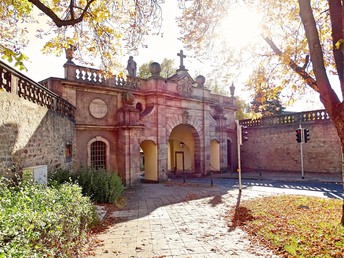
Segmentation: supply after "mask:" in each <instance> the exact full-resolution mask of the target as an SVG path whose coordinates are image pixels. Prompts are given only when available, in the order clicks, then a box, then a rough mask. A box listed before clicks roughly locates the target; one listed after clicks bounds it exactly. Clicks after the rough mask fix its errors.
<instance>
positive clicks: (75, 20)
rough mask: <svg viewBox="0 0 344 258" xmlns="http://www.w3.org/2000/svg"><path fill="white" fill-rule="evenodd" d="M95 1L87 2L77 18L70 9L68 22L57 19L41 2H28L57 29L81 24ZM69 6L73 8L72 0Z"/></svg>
mask: <svg viewBox="0 0 344 258" xmlns="http://www.w3.org/2000/svg"><path fill="white" fill-rule="evenodd" d="M94 1H95V0H89V1H87V4H86V6H85V8H84V9H83V12H82V13H81V14H80V16H79V17H77V18H74V8H71V10H70V12H71V19H68V20H62V19H61V18H59V17H58V16H57V15H56V14H55V13H54V11H52V10H51V9H50V8H49V7H47V6H46V5H44V4H43V3H42V2H41V1H38V0H29V2H31V3H32V4H33V5H35V6H36V7H37V8H38V9H40V10H41V11H42V12H43V13H44V14H45V15H47V16H48V17H50V18H51V19H52V20H53V22H54V23H55V24H56V26H57V27H63V26H68V25H75V24H77V23H79V22H82V20H83V19H84V16H85V14H86V13H87V11H88V10H89V8H90V6H91V4H92V3H93V2H94ZM70 6H71V7H72V6H73V7H74V5H73V0H71V4H70Z"/></svg>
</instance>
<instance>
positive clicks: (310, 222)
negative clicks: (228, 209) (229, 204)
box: [230, 195, 344, 257]
mask: <svg viewBox="0 0 344 258" xmlns="http://www.w3.org/2000/svg"><path fill="white" fill-rule="evenodd" d="M341 208H342V200H337V199H325V198H318V197H309V196H293V195H278V196H272V197H265V198H259V199H254V200H249V201H244V202H242V203H241V204H240V206H239V207H237V208H236V209H233V211H232V214H231V216H230V217H231V223H230V226H231V227H236V226H239V227H241V228H243V230H245V231H246V232H248V233H249V235H250V236H251V238H252V240H253V241H257V242H259V243H262V244H263V245H265V246H266V247H267V248H269V249H271V250H273V252H274V253H275V254H277V255H281V256H285V257H344V255H343V254H344V227H343V226H342V225H340V219H341V216H342V214H341V211H342V209H341Z"/></svg>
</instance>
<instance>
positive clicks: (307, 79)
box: [263, 36, 319, 92]
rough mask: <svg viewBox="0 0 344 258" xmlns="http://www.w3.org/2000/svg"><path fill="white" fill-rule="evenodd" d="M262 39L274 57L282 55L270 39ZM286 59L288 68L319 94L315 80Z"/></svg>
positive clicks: (303, 68)
mask: <svg viewBox="0 0 344 258" xmlns="http://www.w3.org/2000/svg"><path fill="white" fill-rule="evenodd" d="M263 39H264V40H265V42H266V43H268V44H269V46H270V47H271V49H272V50H273V51H274V52H275V54H276V55H278V56H282V54H283V53H282V51H281V50H280V49H279V48H278V47H277V46H276V45H275V43H274V42H273V41H272V39H270V38H268V37H264V36H263ZM288 59H289V60H288V61H289V66H290V67H291V68H292V69H293V70H294V71H295V72H296V73H298V74H299V75H300V76H301V77H302V78H303V79H304V80H305V82H306V83H307V85H308V86H310V87H311V88H312V89H313V90H315V91H316V92H319V88H318V84H317V82H316V80H314V78H313V77H312V76H311V75H310V74H309V73H307V72H306V70H305V67H300V66H298V65H297V64H296V63H295V62H294V61H293V60H292V59H291V58H288ZM306 62H307V60H306Z"/></svg>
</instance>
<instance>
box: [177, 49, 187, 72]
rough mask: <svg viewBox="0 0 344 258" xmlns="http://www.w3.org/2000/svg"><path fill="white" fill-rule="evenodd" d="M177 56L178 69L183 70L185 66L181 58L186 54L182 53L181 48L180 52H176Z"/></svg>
mask: <svg viewBox="0 0 344 258" xmlns="http://www.w3.org/2000/svg"><path fill="white" fill-rule="evenodd" d="M177 56H179V57H180V65H179V70H185V66H184V64H183V59H184V58H186V55H184V54H183V50H180V52H179V53H177Z"/></svg>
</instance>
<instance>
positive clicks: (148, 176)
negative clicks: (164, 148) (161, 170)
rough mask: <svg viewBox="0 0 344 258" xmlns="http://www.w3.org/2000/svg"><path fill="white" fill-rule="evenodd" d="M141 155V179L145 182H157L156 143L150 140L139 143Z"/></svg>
mask: <svg viewBox="0 0 344 258" xmlns="http://www.w3.org/2000/svg"><path fill="white" fill-rule="evenodd" d="M140 147H141V149H142V154H143V156H142V157H141V159H142V165H143V171H144V173H143V176H142V179H143V180H144V181H145V182H158V181H159V175H158V148H157V145H156V144H155V143H154V142H153V141H150V140H146V141H143V142H142V143H141V144H140Z"/></svg>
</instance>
